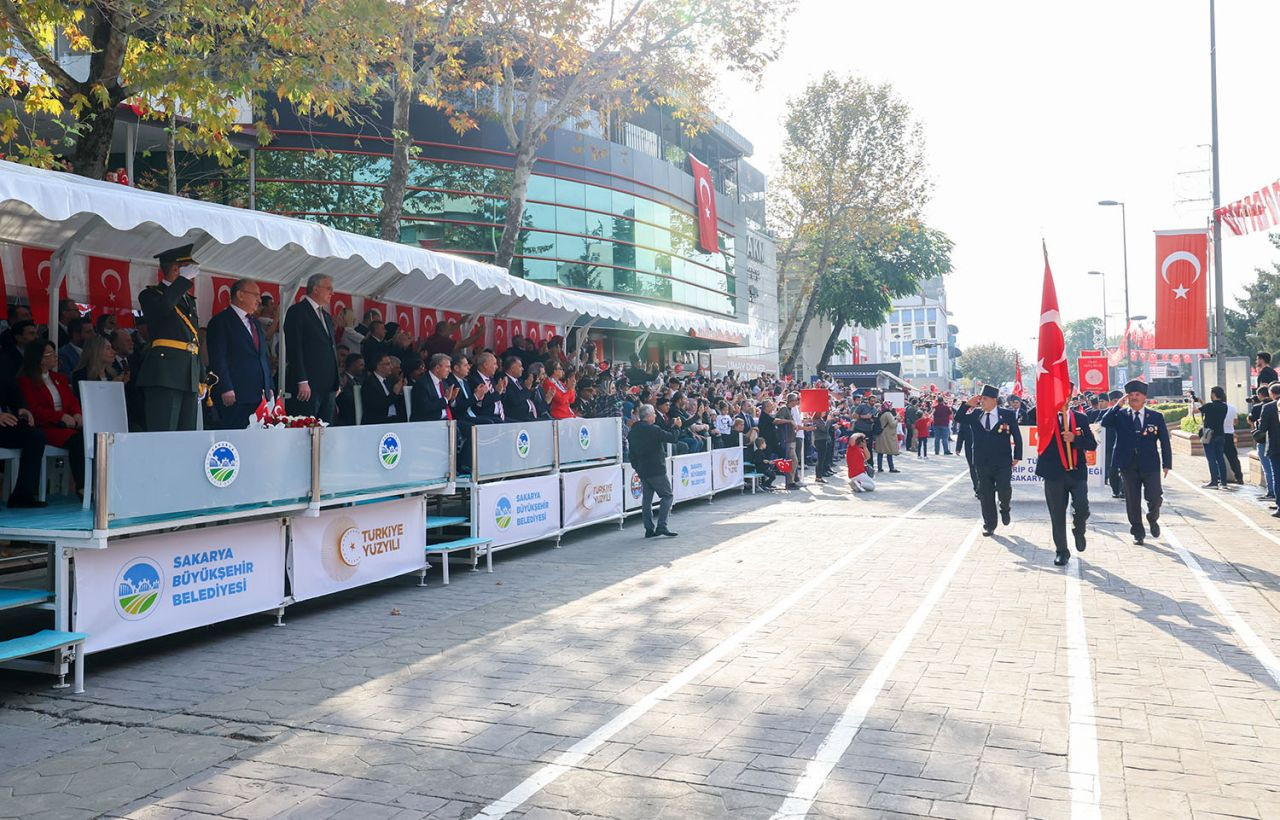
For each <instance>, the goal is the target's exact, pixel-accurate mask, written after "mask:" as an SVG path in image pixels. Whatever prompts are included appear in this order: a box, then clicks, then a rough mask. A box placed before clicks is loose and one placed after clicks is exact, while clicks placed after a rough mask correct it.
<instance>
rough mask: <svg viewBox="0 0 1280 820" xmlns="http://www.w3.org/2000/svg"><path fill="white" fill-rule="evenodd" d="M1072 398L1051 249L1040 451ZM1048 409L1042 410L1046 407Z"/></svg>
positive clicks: (1039, 366) (1040, 383) (1039, 364)
mask: <svg viewBox="0 0 1280 820" xmlns="http://www.w3.org/2000/svg"><path fill="white" fill-rule="evenodd" d="M1069 398H1071V376H1070V375H1069V374H1068V373H1067V342H1066V339H1064V338H1063V336H1062V315H1061V314H1059V313H1058V291H1057V289H1056V288H1054V286H1053V271H1051V270H1050V269H1049V250H1048V248H1046V249H1045V251H1044V285H1043V287H1042V288H1041V290H1040V343H1039V345H1038V347H1037V350H1036V429H1037V431H1038V439H1037V441H1038V449H1037V450H1036V452H1037V453H1043V452H1044V451H1045V448H1046V447H1048V446H1049V445H1050V444H1051V443H1053V441H1054V438H1055V437H1056V436H1057V433H1058V414H1059V413H1061V412H1062V408H1064V407H1066V406H1067V400H1068V399H1069ZM1046 410H1047V411H1048V412H1042V411H1046Z"/></svg>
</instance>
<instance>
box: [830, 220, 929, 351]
mask: <svg viewBox="0 0 1280 820" xmlns="http://www.w3.org/2000/svg"><path fill="white" fill-rule="evenodd" d="M951 248H952V242H951V240H950V239H949V238H948V237H947V236H946V234H944V233H942V232H941V231H935V230H932V229H930V228H927V227H925V226H924V225H922V224H920V223H918V222H911V223H908V224H906V225H900V226H896V227H894V228H892V229H890V230H889V231H888V232H886V233H885V234H884V235H883V236H881V237H880V238H879V239H878V240H877V241H875V242H861V243H858V244H856V245H854V246H853V247H852V248H850V249H849V250H848V252H846V253H844V254H841V255H840V256H839V258H838V259H837V261H836V263H835V264H833V265H832V268H831V271H830V272H829V273H828V275H827V276H825V277H824V278H823V279H822V281H821V282H819V284H818V286H817V290H816V292H815V293H814V302H815V303H816V304H817V309H818V311H819V312H820V313H821V314H822V315H824V316H825V317H826V318H827V320H828V321H830V322H831V332H830V334H828V336H827V342H826V344H825V345H824V346H823V350H822V355H821V357H820V358H819V360H818V369H822V368H824V367H826V366H827V363H828V362H829V361H830V360H831V357H832V356H833V355H835V353H836V352H837V349H838V345H839V342H840V334H841V333H843V332H844V329H845V328H846V327H848V326H850V325H858V326H861V327H865V328H877V327H880V326H881V325H882V324H884V320H885V318H886V317H887V316H888V315H889V310H890V308H891V307H892V305H893V300H894V299H898V298H901V297H903V296H910V295H911V294H913V293H915V292H916V291H917V290H919V288H920V286H921V285H923V284H924V283H925V282H926V281H928V280H929V279H933V278H935V277H938V276H943V275H945V274H948V273H950V272H951Z"/></svg>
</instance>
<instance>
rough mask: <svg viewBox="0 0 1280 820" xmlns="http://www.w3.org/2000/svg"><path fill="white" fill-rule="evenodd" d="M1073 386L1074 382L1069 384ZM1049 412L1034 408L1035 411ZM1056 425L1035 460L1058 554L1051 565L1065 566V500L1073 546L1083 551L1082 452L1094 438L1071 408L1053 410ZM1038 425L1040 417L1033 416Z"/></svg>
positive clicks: (1085, 485)
mask: <svg viewBox="0 0 1280 820" xmlns="http://www.w3.org/2000/svg"><path fill="white" fill-rule="evenodd" d="M1071 389H1073V390H1074V389H1075V385H1074V384H1073V385H1071ZM1039 412H1048V408H1044V409H1043V410H1041V409H1039V408H1037V413H1039ZM1054 415H1055V416H1057V422H1058V424H1057V428H1056V429H1055V431H1054V436H1053V441H1052V442H1051V443H1050V444H1049V446H1048V447H1045V448H1044V449H1043V450H1042V451H1041V453H1040V457H1039V459H1037V461H1036V475H1038V476H1040V478H1042V479H1044V503H1045V504H1046V505H1048V507H1049V523H1050V524H1051V525H1052V527H1053V546H1054V549H1055V550H1056V552H1057V557H1055V558H1054V559H1053V563H1054V566H1059V567H1065V566H1066V565H1067V562H1068V561H1070V560H1071V550H1070V549H1069V548H1068V547H1067V502H1068V501H1070V502H1071V510H1072V515H1071V534H1072V535H1074V536H1075V542H1076V550H1077V551H1079V552H1084V548H1085V541H1084V525H1085V522H1086V521H1087V520H1088V519H1089V466H1088V464H1087V463H1086V462H1085V453H1086V452H1087V451H1089V450H1096V449H1097V447H1098V442H1097V440H1096V439H1095V438H1094V437H1093V430H1091V429H1089V420H1088V418H1087V417H1086V416H1085V415H1084V414H1083V413H1077V412H1075V411H1074V410H1068V411H1064V412H1063V413H1055V414H1054ZM1036 421H1037V426H1039V424H1038V422H1039V418H1037V419H1036Z"/></svg>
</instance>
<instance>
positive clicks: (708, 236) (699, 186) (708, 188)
mask: <svg viewBox="0 0 1280 820" xmlns="http://www.w3.org/2000/svg"><path fill="white" fill-rule="evenodd" d="M689 168H690V169H691V170H692V171H693V193H694V196H693V202H694V206H695V210H696V216H697V217H698V247H700V248H702V249H703V250H704V251H707V252H708V253H718V252H719V251H720V238H719V236H718V235H717V231H716V227H717V224H718V221H717V220H716V186H715V184H714V183H713V182H712V181H711V169H710V168H708V167H707V166H706V165H705V164H703V163H701V162H699V161H698V160H697V158H695V157H694V156H693V154H690V155H689Z"/></svg>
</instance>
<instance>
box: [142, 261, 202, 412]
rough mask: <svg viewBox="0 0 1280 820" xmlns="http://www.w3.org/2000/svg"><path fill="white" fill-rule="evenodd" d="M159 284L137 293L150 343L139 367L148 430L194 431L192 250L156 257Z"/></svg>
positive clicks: (196, 350) (196, 365) (196, 363)
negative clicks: (159, 277) (158, 266)
mask: <svg viewBox="0 0 1280 820" xmlns="http://www.w3.org/2000/svg"><path fill="white" fill-rule="evenodd" d="M156 259H158V260H159V261H160V275H161V280H162V281H161V282H160V284H158V285H150V286H148V287H146V288H144V289H143V291H142V293H140V294H138V304H139V305H140V306H141V308H142V315H143V317H145V319H146V324H147V331H148V333H149V335H150V337H151V342H150V344H149V345H148V347H147V351H146V354H145V356H144V357H143V359H142V366H141V367H140V368H139V372H138V377H137V383H138V387H139V388H141V390H142V401H143V412H144V415H145V416H146V424H147V430H149V431H151V432H163V431H168V430H194V429H196V413H197V411H198V406H199V405H198V401H199V390H200V375H201V372H202V370H203V366H202V364H201V362H200V345H199V332H198V330H197V325H198V322H199V319H198V318H197V317H196V300H195V280H196V276H198V275H199V273H200V269H199V267H197V266H196V264H195V262H194V261H193V260H192V259H191V246H190V245H183V246H182V247H180V248H174V249H172V250H167V251H165V252H164V253H161V254H157V255H156Z"/></svg>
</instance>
